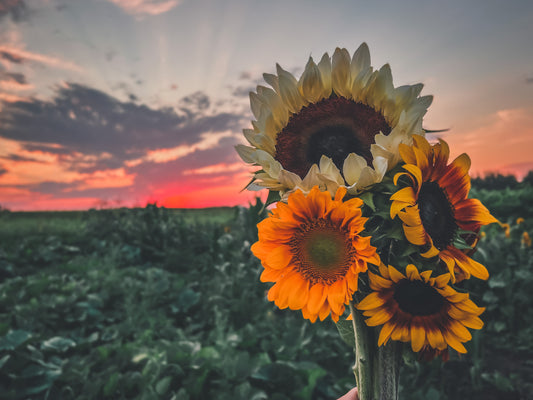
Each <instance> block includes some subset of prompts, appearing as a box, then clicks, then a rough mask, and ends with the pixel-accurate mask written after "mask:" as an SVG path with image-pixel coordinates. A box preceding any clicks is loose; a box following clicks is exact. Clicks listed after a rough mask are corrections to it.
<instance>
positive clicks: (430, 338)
mask: <svg viewBox="0 0 533 400" xmlns="http://www.w3.org/2000/svg"><path fill="white" fill-rule="evenodd" d="M379 271H380V275H377V274H373V273H372V272H368V276H369V280H370V287H371V288H372V290H373V292H372V293H370V294H369V295H368V296H366V297H365V298H364V299H363V300H362V301H361V302H359V304H358V305H357V308H358V309H359V310H363V311H364V312H363V315H365V316H366V317H369V318H368V319H367V320H366V324H367V325H368V326H381V325H382V328H381V331H380V334H379V339H378V346H381V345H383V344H386V343H387V342H388V340H389V339H392V340H396V341H401V342H411V348H412V349H413V351H415V352H418V351H422V353H424V354H425V357H427V358H432V357H434V356H436V355H441V356H443V358H444V359H446V357H447V354H446V350H447V349H448V346H450V347H452V348H453V349H455V350H457V351H458V352H459V353H466V349H465V347H464V346H463V343H464V342H467V341H468V340H470V339H471V338H472V335H471V334H470V332H469V331H468V329H467V328H470V329H481V328H482V327H483V322H482V321H481V319H480V318H479V315H480V314H481V313H482V312H483V311H484V310H485V309H484V308H481V307H478V306H476V305H475V304H474V302H473V301H472V300H470V299H469V295H468V293H459V292H457V291H456V290H454V289H453V288H452V287H451V286H449V285H448V283H449V281H450V274H449V273H446V274H443V275H439V276H437V277H434V278H432V277H431V274H432V271H429V270H428V271H423V272H419V271H418V269H417V268H416V267H415V266H414V265H413V264H410V265H408V266H407V268H406V274H405V275H404V274H402V273H401V272H400V271H398V270H397V269H396V268H394V267H392V266H390V265H389V267H388V268H387V267H386V266H385V265H383V264H382V265H381V266H380V268H379ZM428 356H429V357H428Z"/></svg>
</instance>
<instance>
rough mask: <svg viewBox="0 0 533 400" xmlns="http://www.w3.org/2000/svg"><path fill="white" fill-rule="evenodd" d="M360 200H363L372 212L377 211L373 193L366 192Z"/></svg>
mask: <svg viewBox="0 0 533 400" xmlns="http://www.w3.org/2000/svg"><path fill="white" fill-rule="evenodd" d="M359 198H360V199H361V200H363V203H365V205H367V206H368V207H370V209H371V210H372V211H376V205H375V204H374V193H372V192H365V193H363V194H361V195H359Z"/></svg>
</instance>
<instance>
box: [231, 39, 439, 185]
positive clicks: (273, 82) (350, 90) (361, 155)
mask: <svg viewBox="0 0 533 400" xmlns="http://www.w3.org/2000/svg"><path fill="white" fill-rule="evenodd" d="M264 78H265V81H266V82H267V83H268V84H270V86H272V89H271V88H268V87H264V86H258V87H257V92H256V93H255V92H252V93H250V104H251V109H252V112H253V114H254V116H255V118H256V120H255V121H252V126H253V129H245V130H244V136H245V137H246V139H247V140H248V142H249V143H250V144H251V146H245V145H238V146H237V147H236V149H237V152H238V153H239V155H240V156H241V158H242V159H243V160H244V161H246V162H248V163H250V164H253V165H256V166H260V167H261V169H260V170H259V171H256V172H255V173H254V183H253V184H254V186H259V187H264V188H268V189H271V190H275V191H280V192H281V194H282V195H283V194H286V193H288V192H290V191H292V190H294V189H295V188H299V189H301V190H303V191H304V192H308V191H309V190H310V189H311V187H313V186H315V185H318V186H319V187H320V188H321V189H322V190H329V191H330V193H331V194H332V195H333V194H334V193H335V191H336V189H337V188H338V187H339V186H345V187H346V188H347V190H348V193H349V194H351V195H355V194H357V193H358V192H360V191H361V190H363V189H365V188H367V187H369V186H370V185H372V184H374V183H376V182H380V181H381V180H382V178H383V176H384V174H385V173H386V172H387V171H388V170H390V169H391V168H393V167H394V166H395V165H396V164H397V163H398V162H399V161H400V155H399V152H398V145H399V144H400V143H405V144H411V142H412V135H424V134H425V132H424V130H423V129H422V117H423V116H424V114H425V113H426V111H427V108H428V107H429V105H430V104H431V101H432V96H423V97H420V96H419V95H420V92H421V90H422V86H423V85H422V84H416V85H407V86H400V87H397V88H395V87H394V86H393V83H392V75H391V70H390V67H389V65H388V64H386V65H384V66H383V67H382V68H381V69H380V70H378V71H374V70H373V68H372V67H371V66H370V53H369V50H368V46H367V45H366V44H365V43H363V44H362V45H361V46H360V47H359V48H358V49H357V51H356V52H355V53H354V55H353V57H350V54H349V53H348V51H347V50H346V49H339V48H337V49H336V50H335V52H334V54H333V56H332V57H330V56H329V55H328V54H327V53H326V54H324V55H323V56H322V58H321V60H320V62H319V63H318V64H316V63H315V62H314V61H313V59H312V58H310V59H309V61H308V63H307V65H306V67H305V70H304V72H303V74H302V76H301V77H300V79H299V80H296V78H295V77H294V76H293V75H292V74H290V73H289V72H287V71H285V70H284V69H283V68H281V67H280V66H279V65H277V74H276V75H273V74H264Z"/></svg>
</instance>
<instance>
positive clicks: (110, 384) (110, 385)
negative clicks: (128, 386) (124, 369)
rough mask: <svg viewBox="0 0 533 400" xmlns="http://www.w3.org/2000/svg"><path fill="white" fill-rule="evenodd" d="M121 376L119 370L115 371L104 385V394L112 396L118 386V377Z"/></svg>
mask: <svg viewBox="0 0 533 400" xmlns="http://www.w3.org/2000/svg"><path fill="white" fill-rule="evenodd" d="M119 377H120V375H119V373H118V372H114V373H113V374H112V375H111V376H110V377H109V379H108V380H107V383H106V384H105V386H104V395H105V396H111V395H112V394H113V393H114V392H115V390H116V389H117V386H118V378H119Z"/></svg>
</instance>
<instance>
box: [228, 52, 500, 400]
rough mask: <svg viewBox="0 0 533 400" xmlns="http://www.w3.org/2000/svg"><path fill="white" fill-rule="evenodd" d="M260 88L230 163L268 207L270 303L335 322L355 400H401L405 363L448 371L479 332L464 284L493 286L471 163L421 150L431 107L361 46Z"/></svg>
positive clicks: (437, 150)
mask: <svg viewBox="0 0 533 400" xmlns="http://www.w3.org/2000/svg"><path fill="white" fill-rule="evenodd" d="M264 79H265V81H266V82H267V83H268V84H269V85H270V86H271V88H269V87H266V86H258V87H257V91H256V92H253V93H250V103H251V109H252V113H253V115H254V116H255V118H256V120H254V121H252V126H253V129H245V130H244V136H245V137H246V139H247V141H248V142H249V143H250V145H251V146H245V145H239V146H237V148H236V150H237V152H238V153H239V155H240V156H241V158H242V159H243V160H244V161H245V162H247V163H250V164H253V165H254V166H258V167H259V169H258V170H256V171H255V172H254V173H253V177H252V180H251V182H250V183H249V184H248V186H247V187H248V188H249V189H251V190H258V189H263V188H264V189H267V190H268V191H269V195H268V199H267V204H268V205H271V204H274V203H275V205H274V207H273V208H272V210H271V213H270V216H269V217H267V218H266V219H265V220H263V221H262V222H260V223H259V224H258V233H259V240H258V241H257V242H256V243H254V244H253V245H252V248H251V250H252V252H253V254H254V255H255V256H256V257H258V258H259V259H260V260H261V263H262V265H263V267H264V270H263V271H262V274H261V278H260V279H261V281H262V282H273V283H274V284H273V286H272V287H271V288H270V290H269V291H268V300H269V301H273V302H274V303H275V304H276V306H278V307H279V308H282V309H283V308H290V309H291V310H300V311H301V313H302V316H303V317H304V318H305V319H308V320H310V321H311V322H315V321H316V320H317V319H319V320H321V321H323V320H324V319H325V318H327V317H328V316H331V318H332V320H333V321H334V322H335V323H336V324H337V327H338V328H339V331H340V333H341V336H343V338H344V339H345V340H346V341H347V342H349V343H353V344H354V351H355V365H354V374H355V378H356V381H357V386H358V388H359V398H360V399H361V400H369V399H374V400H375V399H382V400H383V399H397V397H398V380H399V369H400V363H401V354H402V352H404V351H405V350H406V349H408V351H412V352H414V353H417V354H418V356H419V358H421V359H426V360H428V359H433V358H435V357H441V358H442V359H443V360H444V361H446V360H447V359H448V357H449V350H450V348H451V349H453V350H454V351H457V352H459V353H466V349H465V347H464V345H463V343H465V342H467V341H469V340H470V339H471V337H472V336H471V333H470V331H469V329H481V328H482V327H483V322H482V321H481V319H480V318H479V316H480V314H481V313H482V312H483V311H484V308H482V307H478V306H477V305H476V304H475V303H474V302H473V301H472V300H471V299H470V296H469V293H468V292H467V291H466V290H464V289H463V288H461V282H463V281H465V280H467V279H470V278H471V277H475V278H478V279H488V276H489V275H488V272H487V270H486V268H485V267H484V266H483V265H481V264H480V263H478V262H477V261H475V260H473V259H472V258H471V255H472V253H473V252H474V250H475V247H476V244H477V242H478V239H479V232H480V228H481V226H483V225H486V224H489V223H492V222H497V220H496V219H495V218H494V217H493V216H492V215H491V214H490V213H489V211H488V210H487V209H486V208H485V207H484V206H483V205H482V204H481V202H480V201H479V200H477V199H471V198H468V193H469V190H470V177H469V175H468V170H469V168H470V159H469V157H468V156H467V155H466V154H462V155H460V156H459V157H457V158H456V159H455V160H453V161H451V162H450V160H449V148H448V145H447V144H446V142H445V141H443V140H439V141H438V142H437V143H434V144H431V143H430V142H429V141H428V140H427V139H426V138H425V136H426V133H427V132H426V131H425V130H424V129H423V127H422V120H423V117H424V115H425V113H426V112H427V109H428V107H429V106H430V104H431V102H432V97H431V96H420V93H421V91H422V86H423V85H422V84H416V85H406V86H400V87H394V86H393V83H392V75H391V70H390V67H389V66H388V65H384V66H383V67H382V68H381V69H379V70H376V71H375V70H374V69H373V68H372V66H371V65H370V53H369V50H368V47H367V45H366V44H365V43H363V44H362V45H361V46H360V47H359V48H358V49H357V51H356V52H355V53H354V54H353V56H350V54H349V53H348V51H347V50H346V49H339V48H337V49H336V50H335V52H334V54H333V56H332V57H330V56H329V55H328V54H327V53H326V54H324V56H323V57H322V58H321V60H320V62H319V63H318V64H316V63H315V62H314V61H313V59H312V58H310V59H309V61H308V63H307V65H306V67H305V70H304V72H303V74H302V75H301V77H300V79H299V80H297V79H296V78H295V77H294V76H293V75H292V74H291V73H289V72H287V71H285V70H284V69H283V68H281V67H280V66H279V65H277V74H264Z"/></svg>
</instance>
